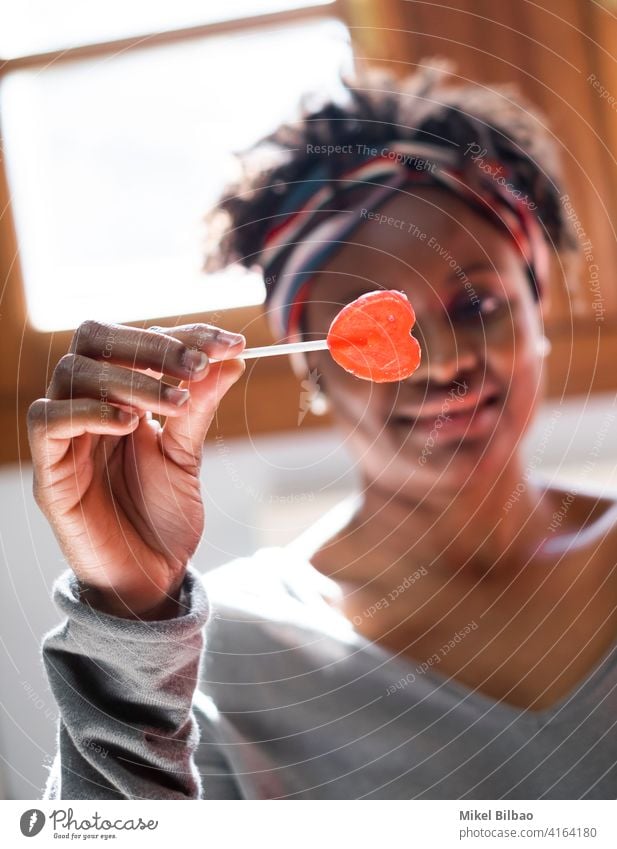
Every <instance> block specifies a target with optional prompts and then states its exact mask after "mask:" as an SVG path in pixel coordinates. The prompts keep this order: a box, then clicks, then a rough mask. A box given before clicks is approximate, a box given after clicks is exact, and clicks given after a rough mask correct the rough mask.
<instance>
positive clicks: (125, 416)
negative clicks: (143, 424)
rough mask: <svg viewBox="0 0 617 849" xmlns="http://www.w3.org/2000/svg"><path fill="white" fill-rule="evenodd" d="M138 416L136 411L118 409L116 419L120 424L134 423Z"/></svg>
mask: <svg viewBox="0 0 617 849" xmlns="http://www.w3.org/2000/svg"><path fill="white" fill-rule="evenodd" d="M138 418H139V416H138V415H137V413H129V411H128V410H118V421H119V422H120V424H135V422H136V421H137V419H138Z"/></svg>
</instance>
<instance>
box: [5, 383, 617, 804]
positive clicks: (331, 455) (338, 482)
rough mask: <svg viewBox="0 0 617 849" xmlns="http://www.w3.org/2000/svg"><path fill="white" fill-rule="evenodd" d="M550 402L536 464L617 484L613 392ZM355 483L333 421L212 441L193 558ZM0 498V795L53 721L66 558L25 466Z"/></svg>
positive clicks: (261, 531)
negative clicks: (48, 641)
mask: <svg viewBox="0 0 617 849" xmlns="http://www.w3.org/2000/svg"><path fill="white" fill-rule="evenodd" d="M555 409H557V405H556V404H555V403H551V402H549V403H548V404H547V405H546V408H545V410H544V411H543V413H542V415H541V416H540V417H539V418H538V420H537V422H536V424H535V426H534V429H533V431H532V433H531V435H530V438H529V443H528V448H527V450H528V453H529V456H530V457H534V460H533V464H534V466H537V468H543V469H545V470H546V471H548V472H550V473H551V474H554V475H555V477H558V478H560V479H565V480H567V479H572V476H575V477H576V476H579V478H580V473H581V469H582V467H583V466H584V465H585V464H586V467H587V469H588V471H587V472H586V473H585V474H584V476H583V477H584V480H585V481H586V482H587V483H588V484H589V485H590V486H592V487H597V488H598V490H599V491H601V490H602V489H604V487H605V486H609V487H611V488H612V489H614V490H616V491H617V406H616V404H615V397H614V396H613V395H610V396H604V397H601V398H596V399H594V400H593V401H591V402H589V401H583V400H582V399H581V401H570V402H568V403H567V404H565V405H562V406H561V407H559V409H560V410H561V411H562V414H561V416H560V417H559V418H558V420H557V424H556V425H552V426H549V424H548V423H550V421H551V416H552V415H553V411H554V410H555ZM548 433H550V438H546V434H548ZM598 434H601V435H602V434H603V436H602V439H601V440H599V439H598ZM598 441H601V445H600V448H599V451H594V452H593V454H594V458H593V462H592V463H590V461H589V455H590V452H591V451H592V447H593V445H594V444H596V443H598ZM538 445H542V450H541V451H538ZM534 451H535V452H536V453H535V454H534ZM596 454H597V455H598V456H595V455H596ZM354 483H355V474H354V471H353V469H352V467H351V463H350V459H349V457H348V455H347V454H346V452H345V451H344V450H343V449H342V448H341V447H340V444H339V440H338V438H337V435H336V433H335V432H330V431H325V432H324V431H320V432H319V433H317V434H315V433H310V432H303V431H301V430H300V431H298V432H297V433H293V434H289V435H284V436H276V437H269V438H260V439H255V440H251V441H250V442H249V441H238V440H221V439H219V440H217V441H215V442H212V443H209V444H208V450H207V452H206V458H205V461H204V466H203V490H204V493H205V496H206V533H205V536H204V540H203V541H202V544H201V546H200V548H199V550H198V552H197V555H196V557H195V565H196V566H197V567H198V568H200V569H202V570H206V569H209V568H212V567H213V566H216V565H218V564H220V563H223V562H225V561H226V560H228V559H230V558H232V557H236V556H239V555H243V554H249V553H251V552H252V551H253V550H254V549H255V548H257V547H259V546H260V545H267V544H275V543H282V542H286V541H287V540H289V539H291V538H293V537H294V536H295V535H296V534H297V533H299V532H300V531H301V530H302V528H304V527H306V525H307V524H310V522H311V521H312V520H313V519H314V518H316V517H317V516H318V515H319V514H320V513H321V512H323V510H324V509H325V508H327V507H328V506H330V505H331V504H333V503H335V502H336V501H338V500H340V499H341V498H342V497H343V496H344V495H345V494H346V493H347V492H349V491H350V490H351V489H352V488H353V487H354ZM0 506H1V508H2V509H1V510H0V552H1V557H2V571H1V579H0V580H1V585H0V617H1V619H0V622H1V628H0V682H1V683H0V795H4V797H6V798H18V799H28V798H39V797H40V794H41V791H42V787H43V784H44V781H45V775H46V771H45V769H44V763H45V762H49V761H50V759H51V756H52V754H53V752H54V750H55V741H54V737H55V725H56V709H55V705H54V702H53V699H52V696H51V694H50V691H49V689H48V687H47V684H46V680H45V676H44V672H43V667H42V664H41V661H40V656H39V646H40V641H41V638H42V636H43V634H44V633H45V631H47V630H48V629H49V628H51V627H52V626H54V625H55V624H57V623H58V622H59V616H58V613H57V611H56V610H55V608H54V606H53V603H52V602H51V600H50V592H51V585H52V583H53V580H54V578H55V577H56V575H57V574H59V573H60V572H61V571H63V570H64V569H65V568H66V564H65V562H64V560H63V558H62V556H61V554H60V551H59V548H58V546H57V544H56V541H55V538H54V536H53V534H52V532H51V530H50V529H49V526H48V525H47V523H46V521H45V519H44V518H43V516H42V515H41V514H40V512H39V510H38V508H37V507H36V505H35V504H34V501H33V499H32V472H31V468H30V466H27V465H25V466H22V467H21V468H20V467H17V466H15V467H7V468H4V469H3V470H2V472H0Z"/></svg>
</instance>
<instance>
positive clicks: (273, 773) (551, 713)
mask: <svg viewBox="0 0 617 849" xmlns="http://www.w3.org/2000/svg"><path fill="white" fill-rule="evenodd" d="M410 591H411V590H410ZM332 592H335V586H334V584H333V583H332V582H331V581H330V580H329V579H327V578H325V577H324V576H322V575H321V574H320V573H318V572H317V571H316V570H315V569H314V568H313V567H312V566H311V564H310V561H309V560H308V558H307V557H306V556H304V555H303V554H302V548H301V546H300V547H298V546H296V545H294V544H292V545H291V546H287V547H268V548H262V549H260V550H259V551H257V552H256V553H255V555H254V556H252V557H247V558H238V559H236V560H233V561H231V562H230V563H228V564H226V565H225V566H222V567H220V568H218V569H216V570H214V571H213V572H210V573H208V574H206V575H200V574H199V573H198V572H197V571H196V570H195V569H194V568H193V566H190V567H189V569H188V571H187V575H186V578H185V582H184V585H183V593H182V599H181V601H182V603H183V605H184V610H183V611H182V612H181V614H180V615H179V616H178V617H177V618H176V619H171V620H165V621H157V622H139V621H133V620H125V619H121V618H118V617H114V616H110V615H107V614H103V613H100V612H97V611H96V610H94V609H92V608H90V607H89V606H88V605H86V604H85V603H84V602H82V601H80V600H79V595H78V590H77V581H76V578H75V575H74V574H73V572H72V571H71V570H67V571H66V572H64V573H63V574H62V575H61V576H60V578H58V580H57V581H56V583H55V585H54V598H55V601H56V603H57V604H58V605H59V607H60V609H61V611H62V613H63V614H64V615H65V617H66V618H65V620H64V621H63V622H62V624H60V625H59V626H58V627H56V628H55V629H54V630H52V631H50V632H49V633H48V634H46V635H45V637H44V640H43V644H42V653H43V660H44V663H45V667H46V670H47V674H48V677H49V681H50V684H51V687H52V689H53V692H54V695H55V698H56V700H57V702H58V706H59V711H60V720H59V729H58V743H57V745H58V749H57V753H56V756H55V759H54V762H53V764H52V765H51V769H50V772H49V778H48V781H47V785H46V788H45V791H44V798H46V799H266V798H295V799H311V798H316V799H322V798H327V799H356V798H375V799H376V798H389V799H414V798H422V799H540V798H546V799H579V798H586V799H614V798H616V797H617V689H616V688H617V646H615V647H613V649H612V650H611V651H609V652H608V653H607V654H606V655H605V656H604V658H603V660H602V661H601V662H600V663H599V664H598V665H596V667H595V668H594V669H593V670H591V671H590V673H589V674H588V676H587V677H586V679H585V680H584V681H583V682H581V683H580V684H579V686H578V687H577V688H576V689H575V690H574V691H573V692H572V693H570V694H569V696H568V697H567V698H564V699H562V700H561V701H560V702H559V703H558V704H557V705H555V706H553V707H552V708H551V709H549V710H543V711H541V712H535V713H533V712H529V711H524V710H520V709H517V708H514V707H512V706H508V705H505V704H504V703H498V702H495V701H494V700H493V699H491V698H489V697H487V696H484V695H482V694H480V693H478V692H475V691H473V690H470V689H468V688H467V687H466V686H464V685H462V684H460V683H458V682H455V681H454V680H452V679H449V678H448V677H447V676H445V675H443V674H442V673H440V672H439V666H438V663H437V662H436V663H435V664H433V665H427V664H423V665H420V664H416V663H414V662H413V661H411V660H409V659H406V658H404V657H402V656H396V655H393V654H391V653H390V652H388V651H386V650H385V649H383V648H381V647H379V646H377V645H375V644H372V643H370V642H368V641H367V640H365V639H364V638H363V637H361V636H360V635H359V634H358V633H357V632H356V631H355V629H354V627H353V625H352V624H351V623H349V622H348V621H347V620H346V619H344V618H343V617H342V616H341V615H340V614H338V613H337V612H336V611H335V609H334V608H333V607H332V606H331V605H330V604H328V603H327V602H326V601H325V599H324V595H326V596H327V595H328V594H329V593H332ZM470 627H473V624H472V623H470ZM204 635H205V638H206V649H205V651H204ZM461 638H462V637H461Z"/></svg>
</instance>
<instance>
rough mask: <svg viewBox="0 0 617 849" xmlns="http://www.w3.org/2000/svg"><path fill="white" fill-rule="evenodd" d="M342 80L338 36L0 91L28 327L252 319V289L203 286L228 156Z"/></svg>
mask: <svg viewBox="0 0 617 849" xmlns="http://www.w3.org/2000/svg"><path fill="white" fill-rule="evenodd" d="M351 67H352V52H351V46H350V42H349V36H348V32H347V30H346V28H345V27H344V25H343V24H342V23H341V22H340V21H337V20H333V19H322V20H311V21H303V22H302V23H298V24H294V25H285V26H279V27H276V28H269V29H268V30H259V31H257V30H254V31H251V32H250V33H244V34H242V35H225V36H222V35H221V36H212V37H208V38H203V39H199V40H190V41H183V42H179V43H174V44H170V45H165V46H161V47H153V48H148V49H144V50H134V51H130V52H127V53H121V54H118V55H114V56H112V57H106V58H98V59H96V60H94V59H93V60H83V61H82V60H80V61H71V62H67V63H64V64H58V65H56V66H54V65H51V66H50V67H46V68H44V69H40V70H39V69H36V70H21V71H15V72H13V73H12V74H10V75H7V77H6V78H5V79H4V80H3V82H2V86H1V88H0V110H1V116H2V131H3V141H4V153H5V161H6V165H7V172H8V177H9V185H10V190H11V198H12V203H13V211H14V215H15V221H16V227H17V233H18V241H19V247H20V259H21V264H22V270H23V274H24V283H25V290H26V302H27V308H28V317H29V320H30V322H31V324H32V325H33V326H35V327H36V328H37V329H40V330H44V331H52V330H62V329H70V328H73V327H76V326H77V325H78V324H79V323H80V322H81V321H83V320H84V319H85V318H99V319H100V320H104V321H115V322H123V321H136V320H139V319H141V318H146V317H148V316H182V315H186V314H190V313H194V312H199V311H209V310H218V309H224V308H229V307H234V306H242V305H248V304H255V303H260V302H262V301H263V298H264V294H265V293H264V287H263V283H262V282H261V279H260V278H259V277H258V276H257V275H250V276H245V275H243V274H233V275H230V274H229V273H227V274H225V275H223V276H220V275H210V276H206V275H204V274H203V273H202V272H201V267H202V263H203V256H202V248H203V242H204V229H203V214H204V212H205V211H206V210H207V209H208V208H209V207H210V206H211V205H212V204H213V203H214V202H215V201H216V198H217V196H218V195H219V194H220V191H221V189H222V188H223V186H224V184H225V183H226V182H227V180H228V179H229V178H230V177H231V176H232V174H233V170H232V165H233V161H232V157H231V152H232V151H234V150H241V149H243V148H245V147H247V146H248V145H250V144H251V143H252V142H254V141H255V140H256V139H258V138H259V137H260V136H262V135H263V134H265V133H267V132H270V131H271V130H273V129H274V128H275V127H276V126H277V125H278V124H279V123H280V122H281V121H283V120H286V119H293V118H294V117H295V116H296V114H297V112H296V108H297V104H298V99H299V97H300V96H301V95H302V94H303V93H304V92H306V91H315V90H321V91H327V92H330V93H336V92H337V91H338V89H339V86H340V73H341V71H343V72H345V71H349V70H351Z"/></svg>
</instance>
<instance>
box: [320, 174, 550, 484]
mask: <svg viewBox="0 0 617 849" xmlns="http://www.w3.org/2000/svg"><path fill="white" fill-rule="evenodd" d="M416 194H417V195H418V196H416V197H407V196H405V195H397V196H395V197H394V198H392V199H391V200H390V201H388V202H387V203H386V204H385V205H384V206H382V207H381V209H380V210H379V212H378V213H377V214H378V215H381V216H385V217H386V218H387V219H389V221H386V220H384V218H382V219H381V221H380V220H376V219H369V218H368V217H366V216H365V215H363V216H362V217H363V218H364V220H363V222H362V224H361V225H360V226H359V227H358V229H357V230H356V231H355V232H354V234H353V236H352V237H351V239H350V240H349V241H351V240H353V242H354V244H348V245H344V246H343V247H342V248H341V249H340V250H339V251H338V253H337V254H336V256H335V257H334V258H333V259H332V260H331V261H330V262H328V263H327V265H324V270H323V272H321V273H320V274H319V275H317V276H316V277H315V280H314V285H313V287H312V289H311V301H310V302H309V303H308V304H307V305H306V313H305V327H306V330H307V336H306V338H308V339H314V338H319V337H323V336H325V334H326V333H327V330H328V327H329V325H330V322H331V321H332V319H333V318H334V316H335V315H336V313H337V311H338V310H339V309H340V308H341V306H342V305H344V304H346V303H348V302H349V301H351V300H353V299H354V298H356V297H358V296H359V295H361V294H363V293H364V292H369V291H373V290H375V289H399V290H401V291H403V292H405V293H406V294H407V296H408V298H409V300H410V301H411V303H412V304H413V307H414V310H415V312H416V318H417V322H416V325H415V327H414V329H413V335H414V336H416V338H417V339H418V341H419V342H420V346H421V348H422V362H421V364H420V367H419V368H418V370H417V371H416V372H415V373H414V374H413V375H412V376H411V377H410V378H408V379H407V380H404V381H401V382H398V383H381V384H379V383H371V382H369V381H365V380H361V379H359V378H356V377H354V376H353V375H351V374H349V373H348V372H346V371H344V370H343V369H341V368H340V367H339V366H337V365H336V363H335V362H334V361H333V360H332V358H331V357H330V356H329V355H328V353H327V352H313V353H311V354H309V355H308V365H309V368H311V369H316V372H317V382H318V384H319V386H320V388H321V390H322V391H323V392H324V393H325V394H326V396H327V397H328V399H329V402H330V406H331V408H332V412H333V414H334V416H335V419H336V420H337V422H338V424H339V426H341V427H342V428H343V430H344V432H345V435H346V438H347V444H348V447H349V448H350V449H351V451H352V453H353V454H354V455H355V457H356V459H357V461H358V462H359V464H360V468H361V471H362V473H363V477H364V482H365V484H367V483H370V482H377V481H378V482H379V484H380V486H381V487H386V488H387V489H388V490H390V491H391V492H392V493H395V492H400V493H407V494H414V493H415V494H418V492H421V493H424V492H425V491H426V487H427V486H429V485H432V484H433V483H436V481H437V480H438V481H439V485H440V486H445V487H446V488H450V487H451V488H452V489H453V490H457V489H458V488H460V486H461V485H462V484H463V483H464V482H465V481H466V480H467V479H468V478H469V476H470V474H472V472H474V471H475V473H476V474H477V470H478V469H479V468H481V470H482V474H485V475H487V476H488V477H487V485H488V483H489V481H490V479H491V477H494V475H495V474H496V473H497V471H498V470H500V469H503V467H504V464H505V463H507V462H509V460H510V458H511V456H512V453H513V452H514V451H516V448H517V446H518V444H519V440H520V437H521V436H522V434H523V433H524V432H525V430H526V428H527V426H528V424H529V422H530V419H531V414H532V411H533V409H534V406H535V404H536V403H537V401H538V400H539V395H540V394H541V393H540V389H541V384H542V369H541V363H542V359H541V356H540V355H539V353H538V350H539V343H540V341H541V337H542V315H541V312H540V308H539V307H538V304H537V302H536V301H535V300H534V298H533V294H532V292H531V287H530V285H529V281H528V277H527V273H526V268H525V264H524V262H523V260H522V258H521V256H520V254H519V252H518V251H517V249H516V248H515V246H514V243H513V242H512V240H511V239H510V238H509V237H508V236H507V235H506V234H504V233H502V232H501V231H500V230H499V229H498V228H497V227H495V226H494V225H493V224H491V223H490V222H489V221H487V220H485V219H484V218H483V217H482V216H480V215H478V214H477V213H475V212H474V211H472V210H471V209H470V208H469V207H468V206H467V205H466V204H465V203H463V202H462V201H460V200H459V199H458V198H454V197H453V196H452V195H451V194H449V193H447V192H445V191H444V190H442V189H437V188H435V189H428V188H427V189H423V190H421V192H419V193H418V192H417V193H416ZM382 222H383V223H382ZM470 408H471V410H472V412H470Z"/></svg>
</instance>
